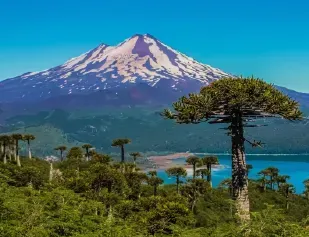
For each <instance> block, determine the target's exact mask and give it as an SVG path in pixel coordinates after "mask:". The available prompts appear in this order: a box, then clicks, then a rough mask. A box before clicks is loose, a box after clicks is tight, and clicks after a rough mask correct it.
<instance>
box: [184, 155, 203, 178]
mask: <svg viewBox="0 0 309 237" xmlns="http://www.w3.org/2000/svg"><path fill="white" fill-rule="evenodd" d="M186 162H187V164H189V165H192V168H193V179H195V177H196V168H197V167H199V166H201V165H202V162H201V159H200V158H199V157H198V156H189V157H188V158H187V160H186Z"/></svg>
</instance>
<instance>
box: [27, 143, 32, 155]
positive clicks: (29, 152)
mask: <svg viewBox="0 0 309 237" xmlns="http://www.w3.org/2000/svg"><path fill="white" fill-rule="evenodd" d="M27 143H28V157H29V159H30V160H31V159H32V154H31V148H30V140H28V141H27Z"/></svg>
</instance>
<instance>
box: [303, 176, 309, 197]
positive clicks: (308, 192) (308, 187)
mask: <svg viewBox="0 0 309 237" xmlns="http://www.w3.org/2000/svg"><path fill="white" fill-rule="evenodd" d="M303 184H304V185H305V191H304V194H305V196H306V198H307V199H308V201H309V179H306V180H305V181H304V182H303Z"/></svg>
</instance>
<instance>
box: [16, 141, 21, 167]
mask: <svg viewBox="0 0 309 237" xmlns="http://www.w3.org/2000/svg"><path fill="white" fill-rule="evenodd" d="M18 148H19V147H18V140H16V145H15V149H16V150H15V153H16V161H17V166H21V164H20V158H19V150H18Z"/></svg>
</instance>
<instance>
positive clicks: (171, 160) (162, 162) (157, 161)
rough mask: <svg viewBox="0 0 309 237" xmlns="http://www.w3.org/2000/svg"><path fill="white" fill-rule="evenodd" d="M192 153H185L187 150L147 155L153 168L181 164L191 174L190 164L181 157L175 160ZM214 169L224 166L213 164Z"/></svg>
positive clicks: (166, 167) (164, 167) (165, 167)
mask: <svg viewBox="0 0 309 237" xmlns="http://www.w3.org/2000/svg"><path fill="white" fill-rule="evenodd" d="M192 155H194V154H193V153H187V152H183V153H173V154H169V155H161V156H149V157H148V160H149V161H150V162H151V163H152V164H153V166H154V168H156V169H168V168H170V167H175V166H182V167H184V168H185V169H186V170H187V172H188V174H192V173H193V171H192V166H191V165H188V164H185V163H184V161H183V159H181V160H179V162H177V160H178V159H180V158H188V157H189V156H192ZM213 168H214V169H222V168H224V167H223V166H221V165H214V166H213Z"/></svg>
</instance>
